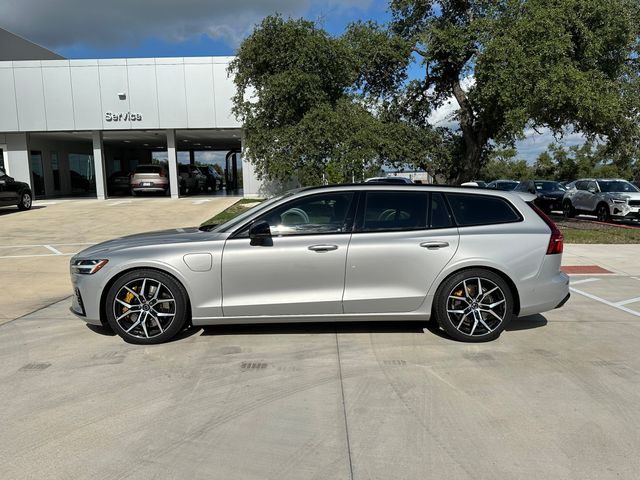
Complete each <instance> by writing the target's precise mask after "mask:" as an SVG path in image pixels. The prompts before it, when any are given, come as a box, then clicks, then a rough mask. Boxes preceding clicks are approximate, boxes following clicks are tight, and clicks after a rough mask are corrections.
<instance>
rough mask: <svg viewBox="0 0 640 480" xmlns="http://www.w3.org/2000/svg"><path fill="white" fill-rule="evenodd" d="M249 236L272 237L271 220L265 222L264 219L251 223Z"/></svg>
mask: <svg viewBox="0 0 640 480" xmlns="http://www.w3.org/2000/svg"><path fill="white" fill-rule="evenodd" d="M249 238H251V239H252V240H253V239H262V238H271V228H270V227H269V222H265V221H264V220H262V221H261V222H256V223H254V224H253V225H251V228H249Z"/></svg>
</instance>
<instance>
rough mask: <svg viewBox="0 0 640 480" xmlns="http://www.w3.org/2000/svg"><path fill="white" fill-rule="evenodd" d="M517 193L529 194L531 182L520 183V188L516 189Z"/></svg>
mask: <svg viewBox="0 0 640 480" xmlns="http://www.w3.org/2000/svg"><path fill="white" fill-rule="evenodd" d="M515 191H516V192H528V191H529V182H520V183H519V184H518V186H517V187H516V188H515Z"/></svg>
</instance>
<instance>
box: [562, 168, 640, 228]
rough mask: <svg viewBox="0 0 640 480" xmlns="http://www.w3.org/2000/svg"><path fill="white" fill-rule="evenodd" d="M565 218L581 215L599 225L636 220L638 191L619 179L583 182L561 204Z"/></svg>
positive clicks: (639, 217) (639, 206) (639, 209)
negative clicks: (591, 217)
mask: <svg viewBox="0 0 640 480" xmlns="http://www.w3.org/2000/svg"><path fill="white" fill-rule="evenodd" d="M562 208H563V211H564V214H565V216H566V217H574V216H575V215H577V214H580V213H583V214H587V215H596V216H597V217H598V220H599V221H601V222H608V221H610V220H613V219H617V220H640V189H638V187H636V186H635V185H633V184H632V183H630V182H628V181H626V180H623V179H620V178H618V179H603V178H583V179H580V180H577V181H576V183H575V188H572V189H570V190H567V192H566V193H565V195H564V199H563V201H562Z"/></svg>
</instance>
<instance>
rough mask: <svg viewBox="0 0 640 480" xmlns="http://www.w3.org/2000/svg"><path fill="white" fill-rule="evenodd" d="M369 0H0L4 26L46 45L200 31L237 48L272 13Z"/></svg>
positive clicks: (121, 41) (177, 36)
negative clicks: (322, 0)
mask: <svg viewBox="0 0 640 480" xmlns="http://www.w3.org/2000/svg"><path fill="white" fill-rule="evenodd" d="M370 1H371V0H329V1H328V2H327V1H325V2H321V1H320V0H214V1H211V0H109V1H103V0H3V1H2V2H0V18H2V22H3V28H6V29H8V30H10V31H12V32H14V33H16V34H18V35H21V36H23V37H25V38H28V39H29V40H32V41H34V42H36V43H40V44H42V45H44V46H46V47H48V48H52V49H56V48H62V47H72V46H77V45H88V46H91V47H98V48H100V47H113V46H123V45H135V44H138V43H140V42H141V41H142V40H144V39H145V38H148V37H151V36H153V37H159V38H164V39H167V40H170V41H183V40H187V39H189V38H193V37H197V36H199V35H202V34H205V35H209V36H210V37H213V38H221V39H223V40H224V41H225V42H227V43H228V44H229V45H232V46H236V45H237V44H238V43H239V42H240V41H241V40H242V38H244V36H246V34H247V33H249V32H250V31H251V30H252V28H253V26H254V25H255V24H256V23H257V22H259V21H260V20H261V19H262V18H263V17H264V16H266V15H269V14H272V13H276V12H278V13H282V14H283V15H292V16H300V15H303V14H304V13H305V12H306V11H308V10H309V9H311V8H314V7H318V6H320V8H323V9H332V10H335V9H338V10H340V9H343V8H350V7H357V8H366V7H367V6H368V5H369V3H370Z"/></svg>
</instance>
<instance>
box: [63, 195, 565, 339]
mask: <svg viewBox="0 0 640 480" xmlns="http://www.w3.org/2000/svg"><path fill="white" fill-rule="evenodd" d="M522 195H523V196H524V198H523V197H521V196H519V195H518V194H516V193H510V192H501V191H495V190H494V191H489V190H479V189H478V190H471V189H468V188H456V187H440V186H426V185H425V186H421V185H367V184H360V185H338V186H332V187H321V188H315V187H314V188H306V189H301V190H297V191H293V192H289V193H287V194H285V195H282V196H280V197H277V198H273V199H271V200H268V201H265V202H263V203H262V204H260V205H259V206H256V207H254V208H252V209H251V210H249V211H247V212H244V213H243V214H241V215H239V216H238V217H236V218H234V219H232V220H229V221H227V222H226V223H223V224H221V225H216V226H213V227H207V228H200V229H198V228H193V229H178V230H169V231H161V232H155V233H148V234H141V235H133V236H129V237H124V238H119V239H115V240H112V241H108V242H105V243H101V244H98V245H95V246H93V247H90V248H88V249H86V250H84V251H82V252H80V253H78V254H77V255H75V256H74V257H73V258H72V259H71V278H72V283H73V287H74V292H75V295H74V296H73V304H72V307H71V310H72V311H73V312H74V313H75V314H76V315H78V316H80V317H81V318H83V319H84V320H85V321H87V322H89V323H91V324H95V325H100V324H103V325H106V324H108V325H110V326H111V327H112V328H113V330H115V332H117V333H118V334H119V335H120V336H121V337H123V338H124V339H125V340H126V341H129V342H132V343H142V344H151V343H160V342H163V341H166V340H169V339H170V338H171V337H173V336H174V335H176V334H177V333H178V332H179V331H181V330H182V329H184V328H185V327H186V326H188V325H194V326H199V325H215V324H237V323H267V322H269V323H274V322H311V321H347V320H349V321H352V320H365V321H366V320H428V319H430V318H432V319H435V320H436V321H437V322H438V324H439V325H440V327H442V328H443V329H444V330H445V331H446V332H447V333H448V334H449V335H450V336H451V337H453V338H455V339H457V340H462V341H468V342H480V341H487V340H492V339H495V338H497V337H498V336H499V335H500V333H501V332H502V331H503V330H504V329H505V327H506V326H507V325H508V324H509V322H511V321H512V320H514V319H515V318H516V317H518V316H524V315H531V314H534V313H540V312H544V311H547V310H550V309H553V308H557V307H559V306H561V305H562V304H564V302H566V300H567V299H568V297H569V278H568V277H567V275H565V274H564V273H562V272H561V271H560V260H561V254H562V248H563V239H562V234H561V233H560V232H559V231H558V229H557V228H556V226H555V224H554V223H553V222H552V221H551V220H549V219H548V218H547V217H546V216H545V215H544V213H542V212H541V211H540V210H539V209H538V208H537V207H536V206H535V205H534V204H533V199H534V197H533V196H529V197H527V194H522ZM527 200H529V202H527Z"/></svg>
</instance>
